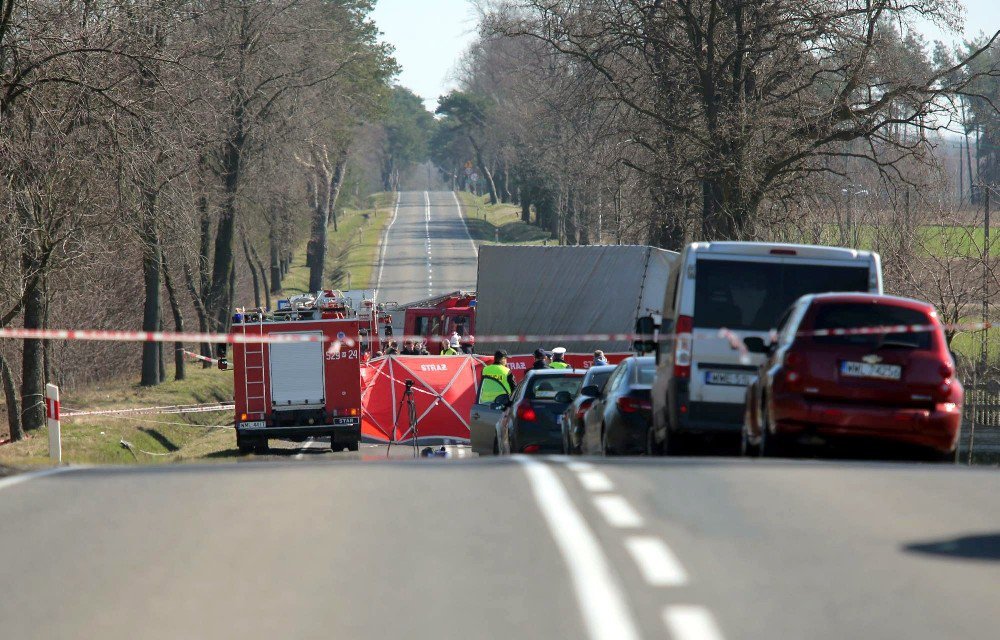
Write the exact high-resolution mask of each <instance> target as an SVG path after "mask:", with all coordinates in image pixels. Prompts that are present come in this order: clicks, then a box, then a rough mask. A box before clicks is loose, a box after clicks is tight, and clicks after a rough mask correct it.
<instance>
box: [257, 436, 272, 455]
mask: <svg viewBox="0 0 1000 640" xmlns="http://www.w3.org/2000/svg"><path fill="white" fill-rule="evenodd" d="M268 451H270V447H269V446H268V444H267V438H257V441H256V442H255V443H254V452H255V453H258V454H263V453H267V452H268Z"/></svg>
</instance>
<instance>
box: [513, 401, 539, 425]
mask: <svg viewBox="0 0 1000 640" xmlns="http://www.w3.org/2000/svg"><path fill="white" fill-rule="evenodd" d="M517 419H518V420H524V421H525V422H534V421H535V420H538V414H537V413H535V408H534V407H533V406H531V405H530V404H528V403H527V402H525V403H523V404H519V405H517Z"/></svg>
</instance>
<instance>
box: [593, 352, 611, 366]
mask: <svg viewBox="0 0 1000 640" xmlns="http://www.w3.org/2000/svg"><path fill="white" fill-rule="evenodd" d="M606 364H608V359H607V358H605V357H604V352H603V351H601V350H600V349H598V350H597V351H595V352H594V366H595V367H603V366H604V365H606Z"/></svg>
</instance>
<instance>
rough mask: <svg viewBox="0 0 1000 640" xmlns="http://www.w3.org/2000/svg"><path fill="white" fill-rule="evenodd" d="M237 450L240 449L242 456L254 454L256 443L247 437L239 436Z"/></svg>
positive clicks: (237, 437)
mask: <svg viewBox="0 0 1000 640" xmlns="http://www.w3.org/2000/svg"><path fill="white" fill-rule="evenodd" d="M236 448H237V449H239V450H240V453H242V454H247V453H253V450H254V441H253V440H251V439H250V438H247V437H246V436H240V435H237V436H236Z"/></svg>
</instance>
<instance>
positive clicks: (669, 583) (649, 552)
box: [625, 536, 688, 587]
mask: <svg viewBox="0 0 1000 640" xmlns="http://www.w3.org/2000/svg"><path fill="white" fill-rule="evenodd" d="M625 548H626V549H627V550H628V552H629V555H631V556H632V559H633V560H634V561H635V563H636V564H637V565H638V566H639V571H641V572H642V577H643V578H645V579H646V582H647V583H649V584H650V585H651V586H654V587H680V586H683V585H685V584H687V581H688V576H687V572H686V571H684V567H682V566H681V563H680V561H679V560H678V559H677V556H675V555H674V552H673V551H671V550H670V547H668V546H667V544H666V543H665V542H663V540H661V539H660V538H657V537H656V536H630V537H628V538H626V540H625Z"/></svg>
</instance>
